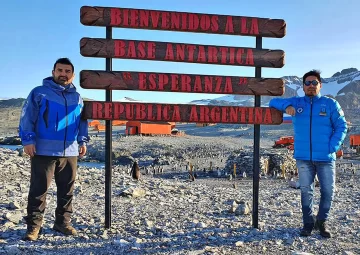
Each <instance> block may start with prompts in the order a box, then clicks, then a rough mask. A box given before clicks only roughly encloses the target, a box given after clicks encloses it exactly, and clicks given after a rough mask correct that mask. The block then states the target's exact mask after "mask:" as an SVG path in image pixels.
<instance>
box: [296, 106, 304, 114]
mask: <svg viewBox="0 0 360 255" xmlns="http://www.w3.org/2000/svg"><path fill="white" fill-rule="evenodd" d="M296 111H297V113H302V112H303V111H304V108H302V107H298V108H297V110H296Z"/></svg>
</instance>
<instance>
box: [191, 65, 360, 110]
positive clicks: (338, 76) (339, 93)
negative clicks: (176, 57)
mask: <svg viewBox="0 0 360 255" xmlns="http://www.w3.org/2000/svg"><path fill="white" fill-rule="evenodd" d="M281 78H282V79H284V80H285V94H284V95H283V96H282V97H290V96H304V91H303V89H302V77H297V76H284V77H281ZM322 85H323V87H322V89H321V94H322V95H330V96H333V97H335V98H336V99H337V100H338V101H339V103H340V104H341V105H342V106H343V107H344V108H348V109H352V108H356V109H357V108H359V107H360V71H359V70H357V69H356V68H348V69H344V70H342V71H341V72H337V73H335V74H334V75H333V76H332V77H330V78H323V79H322ZM271 98H273V97H268V96H263V97H261V103H262V105H263V106H267V105H268V102H269V101H270V99H271ZM190 103H191V104H203V105H207V104H211V105H239V106H254V96H239V95H226V96H222V97H218V98H215V99H202V100H194V101H191V102H190Z"/></svg>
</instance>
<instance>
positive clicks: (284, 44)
mask: <svg viewBox="0 0 360 255" xmlns="http://www.w3.org/2000/svg"><path fill="white" fill-rule="evenodd" d="M83 5H90V6H104V7H125V8H140V9H156V10H169V11H184V12H198V13H212V14H227V15H236V16H253V17H263V18H279V19H284V20H285V22H286V23H287V34H286V36H285V37H284V38H280V39H278V38H264V39H263V47H264V48H268V49H281V50H284V51H285V54H286V57H285V66H284V67H283V68H280V69H275V68H262V76H263V77H281V76H285V75H297V76H302V75H303V74H304V73H305V72H307V71H308V70H310V69H313V68H316V69H320V70H321V71H322V75H323V77H330V76H332V75H333V74H334V73H335V72H337V71H341V70H342V69H344V68H349V67H355V68H358V69H360V33H359V25H360V21H359V17H358V10H360V1H358V0H296V1H292V0H271V1H269V0H251V1H250V0H247V1H245V0H222V1H212V0H196V1H195V0H182V1H169V0H156V1H155V0H154V1H145V0H132V1H119V0H101V1H100V0H97V1H96V0H76V1H70V0H65V1H49V0H33V1H23V0H12V1H4V2H3V3H2V4H1V7H2V9H3V10H5V11H4V12H2V22H1V23H0V31H1V35H2V36H1V40H0V49H1V58H2V59H1V63H2V65H1V67H0V76H1V77H2V79H1V80H0V86H1V88H3V89H2V91H3V92H2V93H1V95H0V98H4V97H10V98H13V97H26V96H27V95H28V93H29V92H30V90H31V89H32V88H33V87H35V86H38V85H41V83H42V79H43V78H45V77H47V76H50V75H51V70H52V67H53V63H54V62H55V61H56V59H57V58H59V57H69V58H70V59H71V60H72V62H73V63H74V65H75V73H76V78H75V80H74V84H75V85H76V86H77V88H78V91H79V92H80V93H81V95H82V96H83V97H88V98H93V99H96V100H105V91H103V90H89V89H82V88H81V87H80V85H79V72H80V71H81V70H83V69H94V70H95V69H96V70H103V69H105V59H101V58H87V57H83V56H81V55H80V49H79V41H80V39H81V38H82V37H100V38H104V37H105V28H104V27H89V26H84V25H82V24H81V23H80V7H81V6H83ZM113 38H119V39H135V40H151V41H169V42H183V43H195V44H212V45H224V46H238V47H255V38H253V37H245V36H229V35H212V34H196V33H182V32H165V31H149V30H132V29H120V28H114V29H113ZM113 70H114V71H116V70H123V71H126V70H129V71H151V72H174V73H199V74H217V75H239V76H250V77H251V76H254V74H255V68H254V67H236V66H220V65H207V64H205V65H204V64H189V63H172V62H157V61H144V60H119V59H115V60H113ZM125 96H126V97H131V98H134V99H137V100H144V101H152V102H165V103H166V102H169V103H170V102H175V103H177V102H189V101H191V100H195V99H201V98H215V97H219V96H221V95H211V94H196V93H187V94H184V93H167V92H146V91H136V92H129V91H113V99H114V100H116V99H120V98H122V97H125Z"/></svg>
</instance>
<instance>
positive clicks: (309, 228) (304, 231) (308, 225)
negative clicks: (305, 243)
mask: <svg viewBox="0 0 360 255" xmlns="http://www.w3.org/2000/svg"><path fill="white" fill-rule="evenodd" d="M313 228H314V224H313V223H306V224H305V225H304V227H303V228H302V229H301V231H300V236H311V232H312V230H313Z"/></svg>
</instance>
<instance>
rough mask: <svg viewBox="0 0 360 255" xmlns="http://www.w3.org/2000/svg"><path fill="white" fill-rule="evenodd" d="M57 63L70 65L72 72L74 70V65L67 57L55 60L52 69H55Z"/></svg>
mask: <svg viewBox="0 0 360 255" xmlns="http://www.w3.org/2000/svg"><path fill="white" fill-rule="evenodd" d="M57 64H63V65H70V66H71V68H72V72H73V73H74V71H75V68H74V65H73V64H72V63H71V61H70V59H68V58H59V59H58V60H56V62H55V64H54V68H53V70H55V67H56V65H57Z"/></svg>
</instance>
